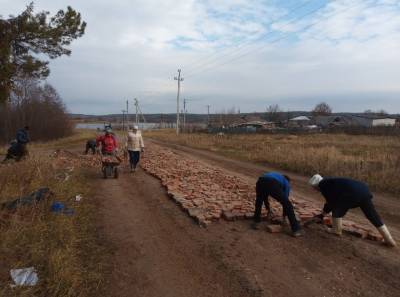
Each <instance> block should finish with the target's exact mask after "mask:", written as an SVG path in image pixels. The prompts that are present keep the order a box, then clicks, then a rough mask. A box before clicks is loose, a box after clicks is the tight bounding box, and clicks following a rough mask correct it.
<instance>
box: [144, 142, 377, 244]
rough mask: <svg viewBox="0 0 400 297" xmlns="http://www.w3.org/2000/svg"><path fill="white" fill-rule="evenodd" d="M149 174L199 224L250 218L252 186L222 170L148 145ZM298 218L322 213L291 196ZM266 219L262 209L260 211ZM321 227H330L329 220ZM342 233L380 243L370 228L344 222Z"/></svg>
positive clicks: (146, 162) (276, 211)
mask: <svg viewBox="0 0 400 297" xmlns="http://www.w3.org/2000/svg"><path fill="white" fill-rule="evenodd" d="M141 166H142V168H143V169H144V170H146V171H147V172H148V173H150V174H152V175H153V176H155V177H157V178H159V179H160V180H161V183H162V185H163V186H165V187H166V189H167V192H168V194H169V195H170V196H171V197H172V198H173V199H174V200H175V201H176V203H178V204H179V205H180V206H181V207H182V208H183V209H184V210H185V211H187V213H188V214H189V215H190V216H191V217H193V218H194V219H195V220H196V221H197V222H198V223H199V224H200V225H202V226H206V225H208V224H210V223H211V222H213V221H218V220H220V219H221V218H223V219H225V220H228V221H229V220H235V219H250V218H252V216H253V211H254V200H255V185H254V184H251V183H249V182H248V181H245V180H243V179H242V178H240V177H238V176H235V175H232V174H228V173H227V172H226V171H225V170H223V169H222V168H219V167H216V166H211V165H208V164H204V163H202V162H199V161H197V160H195V159H192V158H189V157H183V156H182V155H178V154H177V153H175V152H173V151H172V150H170V149H168V148H165V147H161V146H159V145H155V144H151V145H150V146H149V147H148V148H147V149H146V153H145V154H144V156H143V158H142V160H141ZM291 200H292V202H293V205H294V208H295V211H296V214H297V216H298V217H299V218H300V220H301V221H305V220H307V219H309V218H311V217H313V216H314V215H316V214H319V213H320V212H321V205H316V204H314V203H311V202H309V201H305V200H303V199H301V198H297V197H295V198H293V195H292V197H291ZM270 203H271V208H272V210H273V212H274V214H276V215H277V214H279V215H280V214H281V213H282V210H281V207H280V205H279V203H277V202H275V201H274V200H273V199H271V200H270ZM263 216H265V209H263ZM324 224H326V225H330V224H331V220H330V218H325V220H324ZM343 229H344V231H345V232H347V233H350V234H353V235H356V236H358V237H362V238H368V239H372V240H381V237H380V236H379V235H377V233H376V231H375V230H374V229H373V227H372V228H371V227H369V226H363V225H360V224H356V223H354V222H352V221H349V220H343Z"/></svg>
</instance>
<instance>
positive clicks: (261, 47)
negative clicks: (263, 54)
mask: <svg viewBox="0 0 400 297" xmlns="http://www.w3.org/2000/svg"><path fill="white" fill-rule="evenodd" d="M355 6H357V5H352V6H349V7H347V8H346V9H343V10H341V11H339V12H336V13H334V14H331V15H330V16H329V17H332V16H335V15H338V14H340V13H343V12H346V11H348V10H349V9H351V8H353V7H355ZM321 8H322V7H320V8H319V9H321ZM309 14H310V13H309ZM320 22H321V21H317V22H314V23H312V24H310V25H307V26H305V27H303V28H302V29H300V30H298V31H295V32H290V33H287V34H285V35H283V36H280V37H278V38H276V39H274V40H272V41H270V42H269V43H267V44H262V45H261V46H258V47H257V48H255V49H254V50H249V51H246V52H244V53H243V54H240V55H238V56H236V57H232V58H231V59H229V60H226V61H224V62H222V63H217V64H215V65H210V66H208V67H204V68H203V69H201V70H199V71H197V72H194V73H192V74H191V75H188V76H187V77H193V76H195V75H198V74H200V73H203V72H206V71H208V70H210V69H213V68H216V67H221V66H224V65H226V64H228V63H231V62H233V61H236V60H238V59H241V58H242V57H244V56H246V55H248V54H249V53H251V52H256V51H259V50H261V49H263V48H265V47H266V46H268V45H270V44H272V43H276V42H278V41H280V40H283V39H286V38H287V37H289V36H291V35H292V34H293V33H299V32H302V31H305V30H308V29H310V28H311V27H313V26H315V25H317V24H319V23H320Z"/></svg>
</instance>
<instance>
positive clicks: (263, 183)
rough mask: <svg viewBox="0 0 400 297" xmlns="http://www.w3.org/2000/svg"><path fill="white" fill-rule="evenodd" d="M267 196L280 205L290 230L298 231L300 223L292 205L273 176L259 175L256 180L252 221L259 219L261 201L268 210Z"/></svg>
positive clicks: (258, 220)
mask: <svg viewBox="0 0 400 297" xmlns="http://www.w3.org/2000/svg"><path fill="white" fill-rule="evenodd" d="M268 196H271V197H272V198H274V199H275V200H276V201H278V202H279V203H280V204H281V205H282V208H283V215H284V216H287V217H288V218H289V222H290V227H291V228H292V231H293V232H296V231H298V230H299V229H300V224H299V222H298V221H297V219H296V215H295V214H294V209H293V205H292V203H291V202H290V200H289V199H288V197H285V194H284V192H283V189H282V186H281V184H280V183H279V182H278V181H277V180H275V179H273V178H264V177H260V178H259V179H258V181H257V184H256V205H255V210H254V221H255V222H257V223H258V222H260V221H261V209H262V205H263V203H264V204H265V207H266V208H267V210H269V201H268Z"/></svg>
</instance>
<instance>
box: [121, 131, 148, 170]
mask: <svg viewBox="0 0 400 297" xmlns="http://www.w3.org/2000/svg"><path fill="white" fill-rule="evenodd" d="M125 146H126V149H127V150H128V154H129V164H130V168H131V172H134V171H136V166H137V164H138V163H139V161H140V153H141V152H144V143H143V138H142V133H141V132H140V131H139V128H138V126H136V125H135V126H133V128H132V129H129V131H128V135H127V136H126V144H125Z"/></svg>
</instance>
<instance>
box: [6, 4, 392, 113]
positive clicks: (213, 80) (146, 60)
mask: <svg viewBox="0 0 400 297" xmlns="http://www.w3.org/2000/svg"><path fill="white" fill-rule="evenodd" d="M28 2H29V1H23V0H0V14H1V15H2V16H3V17H5V16H8V15H10V14H14V15H15V14H18V13H19V12H21V11H22V10H23V9H24V8H25V6H26V5H27V4H28ZM68 5H70V6H72V7H73V8H74V9H76V10H78V11H79V12H81V14H82V17H83V19H84V20H85V21H86V22H87V23H88V26H87V30H86V34H85V35H84V37H82V38H80V39H79V40H76V41H75V42H74V43H73V45H72V46H71V49H72V55H71V56H70V57H62V58H58V59H57V60H53V61H51V64H50V67H51V75H50V77H49V79H48V80H49V82H50V83H51V84H53V85H54V86H55V87H56V88H57V90H58V91H59V92H60V94H61V96H62V97H63V99H64V101H65V102H66V105H67V107H68V109H69V110H70V111H71V112H74V113H86V114H104V113H117V112H121V110H122V109H123V108H124V102H125V101H126V100H127V99H129V100H130V102H131V104H132V103H133V98H135V97H136V98H138V99H139V101H140V104H141V107H142V110H143V112H144V113H151V112H163V113H167V112H174V111H176V90H177V82H176V81H174V76H176V75H177V69H178V68H180V69H182V76H183V77H184V81H183V82H182V97H181V98H187V99H188V101H187V102H188V105H187V108H188V112H198V113H205V112H206V110H207V109H206V105H211V112H216V111H222V110H228V109H231V108H232V107H235V108H236V109H240V111H242V112H253V111H264V110H265V108H266V107H267V106H268V105H270V104H279V106H280V107H281V108H282V109H283V110H285V111H286V110H310V109H312V107H313V106H314V105H315V104H316V103H318V102H320V101H326V102H327V103H328V104H330V105H331V106H332V108H333V110H334V111H364V110H366V109H373V110H374V109H385V110H387V111H388V112H393V113H395V112H397V113H400V0H333V1H327V0H301V1H299V0H285V1H281V0H198V1H196V0H114V1H108V0H84V1H83V0H69V1H68V0H37V1H35V6H36V8H35V9H36V11H41V10H49V11H50V12H53V13H54V12H55V11H57V9H60V8H66V6H68Z"/></svg>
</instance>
